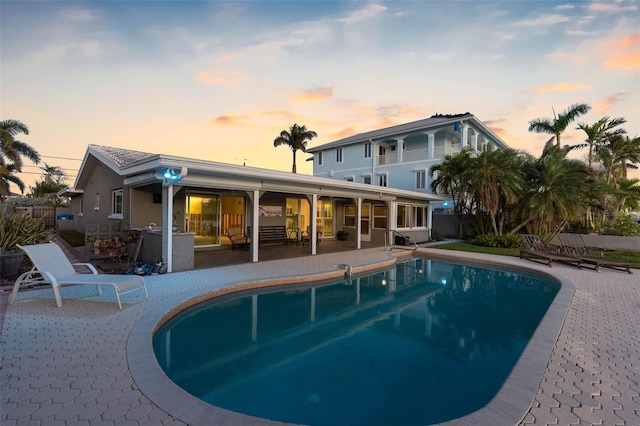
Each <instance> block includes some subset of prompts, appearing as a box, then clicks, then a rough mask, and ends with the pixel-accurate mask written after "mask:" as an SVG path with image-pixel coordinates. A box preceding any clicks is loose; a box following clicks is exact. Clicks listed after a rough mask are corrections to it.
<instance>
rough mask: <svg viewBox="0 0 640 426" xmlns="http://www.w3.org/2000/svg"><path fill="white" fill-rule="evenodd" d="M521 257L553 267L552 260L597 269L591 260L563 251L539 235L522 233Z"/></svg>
mask: <svg viewBox="0 0 640 426" xmlns="http://www.w3.org/2000/svg"><path fill="white" fill-rule="evenodd" d="M520 259H528V260H531V261H533V262H538V263H542V264H544V265H548V266H549V267H551V266H552V265H551V262H562V263H568V264H570V265H574V266H577V267H578V268H583V267H584V268H589V269H596V267H595V265H593V264H592V263H590V262H587V261H583V260H582V259H578V258H575V257H573V256H567V255H564V254H562V253H561V248H560V247H558V246H554V245H551V244H547V243H545V242H544V240H543V239H542V238H540V236H538V235H530V234H520Z"/></svg>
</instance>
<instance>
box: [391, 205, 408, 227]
mask: <svg viewBox="0 0 640 426" xmlns="http://www.w3.org/2000/svg"><path fill="white" fill-rule="evenodd" d="M401 211H404V214H403V215H402V217H403V223H402V224H400V222H399V221H398V219H399V218H400V216H401ZM410 212H411V205H409V204H398V205H397V206H396V217H395V221H396V229H409V226H408V224H409V223H411V222H410V218H409V215H410Z"/></svg>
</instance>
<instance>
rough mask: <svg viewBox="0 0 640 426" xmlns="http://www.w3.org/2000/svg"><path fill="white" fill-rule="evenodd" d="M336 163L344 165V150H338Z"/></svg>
mask: <svg viewBox="0 0 640 426" xmlns="http://www.w3.org/2000/svg"><path fill="white" fill-rule="evenodd" d="M336 163H342V148H336Z"/></svg>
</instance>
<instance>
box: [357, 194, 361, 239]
mask: <svg viewBox="0 0 640 426" xmlns="http://www.w3.org/2000/svg"><path fill="white" fill-rule="evenodd" d="M361 221H362V198H360V197H358V198H356V249H358V250H360V248H361V247H362V241H361V240H362V224H361V223H360V222H361Z"/></svg>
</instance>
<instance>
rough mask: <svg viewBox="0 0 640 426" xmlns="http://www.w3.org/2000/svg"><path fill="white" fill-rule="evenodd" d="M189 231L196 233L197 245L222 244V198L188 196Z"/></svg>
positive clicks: (207, 195)
mask: <svg viewBox="0 0 640 426" xmlns="http://www.w3.org/2000/svg"><path fill="white" fill-rule="evenodd" d="M187 220H188V222H187V231H188V232H193V233H195V238H194V240H195V245H196V246H203V245H216V244H220V196H219V195H217V194H194V193H188V194H187Z"/></svg>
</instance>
